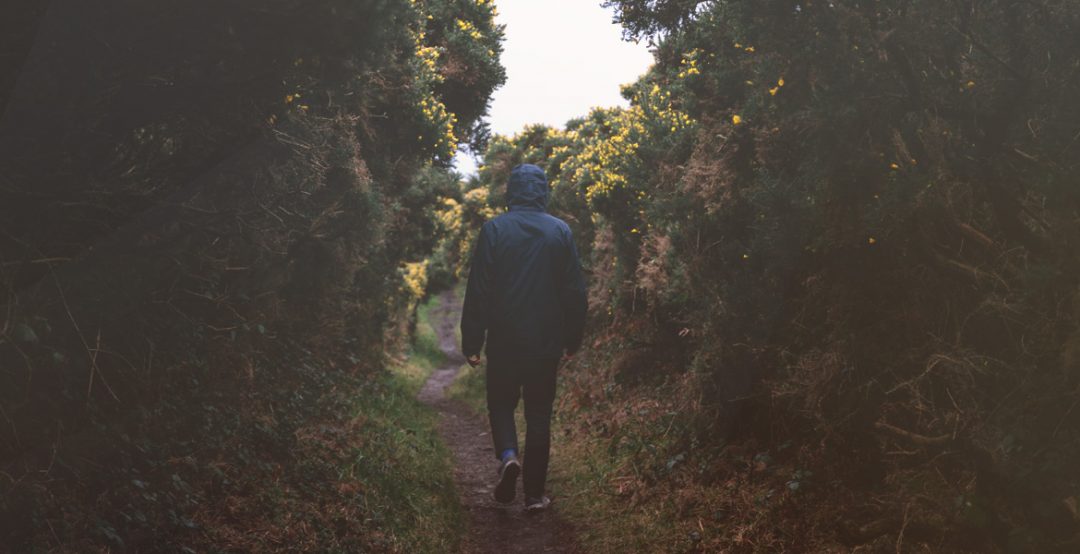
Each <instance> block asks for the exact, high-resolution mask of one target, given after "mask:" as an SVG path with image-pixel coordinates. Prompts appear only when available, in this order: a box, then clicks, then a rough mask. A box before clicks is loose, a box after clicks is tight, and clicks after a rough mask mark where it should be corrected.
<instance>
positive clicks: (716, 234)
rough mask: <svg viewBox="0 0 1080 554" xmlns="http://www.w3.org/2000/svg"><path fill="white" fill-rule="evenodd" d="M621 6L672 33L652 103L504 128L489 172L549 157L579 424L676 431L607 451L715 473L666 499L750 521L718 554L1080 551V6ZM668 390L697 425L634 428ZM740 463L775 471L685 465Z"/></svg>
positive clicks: (668, 402)
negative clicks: (573, 273)
mask: <svg viewBox="0 0 1080 554" xmlns="http://www.w3.org/2000/svg"><path fill="white" fill-rule="evenodd" d="M609 5H611V6H613V7H614V8H615V9H616V13H617V15H618V18H619V19H620V21H622V22H623V24H624V26H625V28H626V29H627V32H628V34H629V35H630V36H633V37H637V38H649V39H650V40H652V41H654V42H655V44H656V63H655V65H654V67H653V68H652V70H651V71H650V72H649V73H648V74H647V75H645V76H644V77H642V79H641V80H640V81H639V82H637V83H635V84H633V85H631V86H629V87H627V88H626V90H625V91H624V93H625V94H626V96H627V97H628V98H629V99H630V101H631V106H630V107H629V108H625V109H598V110H594V111H592V112H591V113H590V114H588V115H587V116H585V117H583V118H581V119H577V120H573V121H570V122H568V124H567V125H566V128H565V130H556V129H547V128H542V127H531V128H527V129H525V130H523V131H522V132H521V133H519V134H518V135H515V136H514V137H496V138H494V139H493V140H492V142H491V145H490V147H489V149H488V151H487V154H486V158H485V165H484V166H483V168H482V169H481V172H480V182H481V184H482V186H485V187H487V188H488V189H489V190H490V191H491V193H490V194H491V195H495V194H497V193H500V192H501V187H502V184H503V183H504V182H505V178H506V174H507V173H508V171H509V169H510V168H511V167H512V166H513V165H515V164H517V163H520V162H526V161H527V162H532V163H537V164H539V165H541V166H543V167H545V169H546V170H547V172H548V174H549V176H550V177H551V180H552V202H551V206H552V209H553V210H554V211H555V212H556V215H559V216H560V217H563V218H564V219H566V220H567V221H568V222H569V223H570V224H571V226H572V227H573V229H574V232H575V236H576V237H577V240H578V241H579V250H580V251H581V252H582V253H583V255H584V256H586V257H587V258H588V261H589V264H588V265H589V271H590V274H591V279H590V281H591V283H592V295H591V304H592V306H593V325H592V329H593V331H592V332H593V343H594V344H595V345H596V349H595V350H594V351H593V352H592V353H591V354H589V355H588V356H587V357H586V359H585V360H584V361H582V362H580V363H581V364H582V365H583V369H582V371H583V372H584V374H585V375H583V376H581V378H580V379H578V380H575V384H573V385H571V386H569V387H568V390H567V393H568V395H569V399H568V400H566V402H567V403H568V405H569V406H572V407H573V408H572V410H573V415H572V416H571V417H570V418H569V421H571V423H569V424H568V425H569V426H570V427H571V429H570V430H568V432H573V433H578V434H580V436H579V438H578V440H580V441H586V442H587V441H593V440H599V441H602V442H605V441H612V442H614V443H620V444H625V441H627V440H631V439H634V440H640V441H642V443H643V444H651V445H652V446H651V447H650V448H649V449H645V450H640V451H637V450H635V451H626V450H624V449H622V448H616V449H614V450H612V451H611V453H610V456H611V464H612V465H613V467H615V468H621V469H617V470H615V471H614V473H609V474H604V475H603V477H602V481H603V482H604V483H605V484H606V485H608V486H610V485H613V484H614V483H620V482H622V481H620V480H624V479H625V480H627V482H628V483H630V484H627V485H626V486H625V487H624V488H623V492H624V493H625V494H627V495H631V496H634V497H635V498H639V499H640V503H639V502H637V501H635V503H633V504H631V505H629V506H627V505H626V504H625V503H622V504H620V503H619V502H618V501H616V502H615V505H616V506H624V508H625V510H627V511H636V510H639V511H641V512H642V513H652V512H649V510H650V509H652V508H653V507H656V506H660V505H661V504H662V503H664V502H667V501H668V500H665V499H664V497H662V495H659V494H657V495H650V494H649V493H648V492H647V487H655V486H656V483H657V482H666V483H670V484H673V486H675V487H676V489H678V490H695V489H694V487H698V488H701V487H705V488H706V489H708V490H709V491H711V492H709V493H707V494H704V495H703V496H702V498H701V499H700V501H697V502H695V501H694V500H693V499H692V498H691V499H688V500H687V504H686V505H684V506H682V507H680V508H679V509H677V510H673V511H670V514H671V517H673V518H677V519H679V520H680V521H685V522H687V523H694V524H697V521H695V518H698V517H700V518H701V520H700V521H703V522H709V521H713V522H715V518H714V519H710V517H709V516H710V515H711V514H710V512H709V510H710V509H712V508H715V507H716V506H717V505H718V504H723V505H724V506H726V508H724V510H725V513H731V514H737V515H733V516H731V517H734V518H735V519H734V520H726V522H725V523H724V524H723V525H721V524H719V523H713V524H709V525H706V524H704V523H701V524H700V527H701V528H699V529H697V530H696V531H695V533H697V534H698V537H699V541H700V542H699V543H696V544H697V547H700V548H704V549H706V550H708V549H709V548H713V549H731V550H752V549H755V548H757V549H762V548H764V549H781V548H795V547H798V546H799V545H806V544H820V545H826V546H823V547H822V548H855V547H865V548H876V547H880V546H882V545H885V544H888V545H890V548H900V546H898V545H899V544H900V543H903V545H904V546H909V545H911V546H909V547H910V548H916V546H914V545H924V546H928V547H931V548H934V549H943V550H948V551H966V550H972V549H974V550H978V551H1052V550H1068V549H1069V548H1070V546H1069V545H1073V546H1074V543H1073V542H1070V541H1075V536H1076V533H1077V532H1078V531H1080V529H1078V518H1077V516H1076V510H1075V509H1073V508H1072V507H1071V506H1074V505H1075V504H1076V502H1077V501H1076V498H1078V495H1080V483H1078V482H1077V481H1076V479H1075V475H1073V474H1072V473H1071V472H1070V471H1069V470H1068V469H1067V467H1066V465H1065V464H1063V463H1062V461H1063V460H1067V459H1072V458H1074V457H1075V456H1076V455H1077V454H1078V453H1080V420H1078V419H1077V417H1078V416H1077V412H1076V410H1075V409H1073V408H1074V404H1075V382H1076V381H1075V374H1076V367H1077V366H1076V363H1077V362H1076V360H1077V359H1078V358H1077V356H1075V351H1076V347H1075V344H1076V343H1077V337H1078V336H1080V326H1078V322H1080V319H1078V315H1077V314H1078V312H1077V307H1076V299H1077V291H1078V290H1080V289H1078V286H1080V283H1078V281H1077V276H1078V275H1080V272H1078V271H1077V269H1078V262H1080V259H1078V256H1077V252H1080V250H1077V249H1076V243H1077V241H1078V240H1080V230H1078V228H1077V227H1076V225H1075V222H1076V213H1077V210H1078V209H1080V202H1078V200H1080V199H1078V197H1077V196H1076V194H1075V191H1076V190H1078V189H1077V186H1076V185H1077V180H1076V175H1077V167H1076V165H1077V163H1078V161H1077V160H1078V159H1080V157H1078V156H1077V153H1078V152H1077V149H1078V148H1080V142H1077V141H1076V139H1075V132H1076V131H1075V130H1076V129H1077V128H1080V110H1078V109H1077V105H1076V103H1075V102H1073V101H1072V100H1071V99H1072V98H1074V97H1075V96H1076V95H1077V93H1080V90H1078V88H1080V80H1078V79H1077V76H1078V75H1080V73H1078V67H1080V65H1077V62H1076V59H1077V57H1078V54H1080V42H1077V38H1076V37H1078V36H1080V34H1078V33H1077V25H1078V22H1080V12H1078V11H1077V9H1076V6H1075V4H1074V3H1070V2H1065V1H1051V2H1040V3H1037V4H1021V3H1016V2H980V3H974V4H973V3H963V2H960V3H957V2H908V1H903V0H895V1H892V0H887V1H880V2H862V1H855V0H852V1H833V2H816V1H813V2H801V1H794V0H769V1H765V2H758V1H754V2H750V1H736V0H732V1H724V2H694V1H691V2H683V1H655V2H654V1H649V2H639V1H636V0H635V1H612V2H609ZM491 197H492V198H496V197H497V196H491ZM653 401H657V402H659V403H660V405H661V407H660V408H659V409H660V410H662V411H663V412H666V411H672V412H675V413H681V412H684V411H685V412H688V413H691V414H693V417H690V418H689V419H687V420H685V421H681V422H680V423H679V424H671V423H670V422H668V423H667V424H666V425H665V426H664V429H666V431H665V432H664V433H665V434H664V438H663V440H660V439H658V438H655V435H652V434H651V433H652V431H647V430H642V429H638V430H634V431H627V432H628V433H629V435H624V434H619V433H617V432H615V431H613V430H611V422H612V421H619V420H620V419H621V416H620V412H619V410H621V408H622V406H624V405H637V404H642V403H649V402H653ZM574 422H577V423H574ZM635 437H636V439H635ZM650 437H652V438H650ZM784 444H788V445H789V446H788V447H786V448H785V449H784V454H783V456H782V457H780V456H777V455H776V452H777V451H778V450H779V447H780V446H781V445H784ZM725 445H727V446H725ZM769 452H771V453H772V454H770V456H771V457H772V458H773V459H774V460H776V463H774V464H770V465H769V469H768V470H767V471H766V470H759V469H755V467H756V462H755V460H756V459H757V457H758V455H759V454H762V453H769ZM597 455H598V454H596V453H595V452H592V453H590V454H588V455H587V456H583V458H582V459H585V458H590V459H591V458H595V457H596V456H597ZM679 455H683V459H682V461H679V462H678V463H675V464H673V465H672V467H671V468H669V469H671V471H666V469H665V468H667V464H668V462H669V461H671V460H674V459H676V458H677V457H678V456H679ZM725 459H726V460H729V461H730V462H731V463H734V464H735V465H734V466H732V467H731V471H732V472H734V473H735V474H736V475H737V476H739V477H738V478H739V479H741V478H742V477H745V478H746V479H747V482H748V483H754V484H753V485H746V486H744V485H742V484H739V483H742V481H737V482H736V483H735V484H732V483H730V482H725V480H724V478H723V477H722V476H721V475H718V474H716V473H715V472H711V471H705V472H704V473H697V474H695V473H694V472H693V471H691V470H690V469H686V468H688V467H696V466H697V465H698V464H699V463H700V464H701V465H702V466H708V465H709V464H712V463H714V462H715V463H716V464H721V465H723V464H725V463H728V462H723V460H725ZM643 465H644V466H649V467H655V468H659V469H658V470H657V471H656V472H654V473H651V474H650V476H647V477H642V476H641V475H640V474H639V473H634V474H630V473H629V471H630V470H629V469H628V468H634V469H635V470H636V471H640V469H641V467H642V466H643ZM680 468H683V469H680ZM793 475H797V476H798V477H792V476H793ZM807 475H812V476H813V477H809V478H806V479H804V478H803V477H805V476H807ZM631 477H632V478H631ZM762 480H763V481H762ZM804 481H808V482H811V483H813V482H825V483H830V487H831V489H830V491H829V493H830V494H829V495H827V496H821V497H817V498H815V500H814V502H819V503H820V502H824V503H825V504H823V505H827V506H829V509H827V510H825V509H810V505H811V504H810V503H806V502H807V501H806V500H805V498H806V495H805V494H804V493H805V492H806V489H805V488H804V487H803V486H802V485H801V484H800V485H799V486H797V487H796V489H797V490H796V489H791V488H790V487H789V483H792V482H798V483H803V482H804ZM762 482H764V483H768V485H767V488H770V489H772V490H774V491H786V492H783V493H782V494H781V493H780V492H775V493H773V496H772V498H774V499H776V498H781V497H782V498H783V502H780V503H779V504H776V508H775V509H770V510H768V511H762V510H760V509H758V508H760V506H763V505H765V504H761V502H765V500H761V499H759V500H754V499H755V498H759V496H758V493H756V492H755V493H754V494H750V495H748V494H744V493H745V492H746V491H749V490H755V489H756V487H758V485H759V484H760V483H762ZM635 483H636V484H635ZM709 487H713V488H709ZM724 487H728V488H724ZM605 489H606V487H605ZM810 489H811V490H813V487H812V486H811V487H810ZM606 490H610V489H606ZM725 491H726V492H725ZM759 492H761V493H762V494H764V492H767V491H759ZM673 494H675V493H673ZM761 498H764V497H761ZM958 499H959V500H958ZM744 501H745V502H747V503H748V504H740V502H744ZM754 502H758V504H754ZM969 502H970V504H969ZM820 505H821V504H819V507H820ZM753 506H756V507H753ZM583 513H599V512H596V511H592V512H590V511H589V510H583ZM635 513H636V512H635ZM898 514H899V516H898ZM826 519H828V520H829V521H826ZM837 519H838V520H839V521H840V524H839V525H837V524H835V520H837ZM658 525H660V526H661V527H662V526H664V525H665V524H664V523H662V522H661V523H659V524H658ZM670 528H672V529H674V528H678V527H670ZM792 528H800V529H805V530H807V532H812V533H816V534H815V535H814V536H813V538H812V541H813V542H810V543H807V542H805V541H807V540H809V539H807V538H806V537H805V536H799V535H798V534H791V533H788V532H787V531H785V529H792ZM686 532H687V533H689V530H686ZM656 536H657V537H658V538H657V540H658V541H661V543H663V541H665V540H667V538H665V537H668V535H664V534H657V535H656ZM800 541H802V542H800ZM661 543H657V544H661ZM665 544H666V543H665ZM754 545H757V546H754ZM691 546H693V545H692V544H691V545H688V546H687V547H688V548H689V547H691Z"/></svg>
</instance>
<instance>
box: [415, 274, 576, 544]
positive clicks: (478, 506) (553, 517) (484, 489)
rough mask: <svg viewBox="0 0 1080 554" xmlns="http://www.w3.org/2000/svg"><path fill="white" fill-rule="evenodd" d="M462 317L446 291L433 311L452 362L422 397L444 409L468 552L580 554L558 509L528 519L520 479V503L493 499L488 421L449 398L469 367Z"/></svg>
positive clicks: (442, 424)
mask: <svg viewBox="0 0 1080 554" xmlns="http://www.w3.org/2000/svg"><path fill="white" fill-rule="evenodd" d="M460 317H461V301H460V300H459V299H458V298H457V297H456V296H455V295H454V293H453V292H452V291H450V292H446V293H443V295H442V296H441V297H440V302H439V305H438V307H437V308H435V309H434V310H433V312H432V324H433V325H434V326H435V331H436V333H438V336H439V345H440V347H441V348H442V350H443V352H445V353H446V356H447V362H446V366H445V367H443V368H441V369H439V370H436V371H435V373H433V374H432V375H431V377H430V378H429V379H428V381H427V383H425V384H424V388H423V390H421V391H420V394H419V398H420V400H421V401H423V402H424V403H426V404H429V405H431V406H432V407H434V408H435V409H436V410H438V411H439V414H440V415H441V416H442V420H441V422H440V424H439V434H440V435H441V436H442V439H443V441H445V442H446V444H447V445H448V446H449V447H450V449H451V450H452V451H453V452H454V459H455V469H454V478H455V480H456V481H457V485H458V493H459V494H460V496H461V502H462V505H463V507H464V508H465V511H466V513H467V514H468V519H469V530H468V534H467V535H466V539H465V544H464V548H463V551H464V552H475V553H484V554H487V553H492V554H507V553H514V552H520V553H537V552H565V553H572V552H578V549H577V546H576V542H575V541H574V538H573V532H572V530H571V529H570V527H569V525H567V524H566V523H565V522H563V521H562V520H561V519H560V518H559V516H558V511H557V510H558V508H557V507H556V506H555V505H553V506H552V508H551V509H550V510H549V511H548V512H546V513H542V514H538V515H531V516H526V515H525V513H524V511H523V510H522V507H523V501H522V498H523V493H522V491H521V481H520V480H519V481H518V494H517V497H516V498H515V499H514V502H512V503H510V504H499V503H497V502H495V501H494V500H493V499H492V497H491V495H492V490H493V487H494V482H495V477H496V474H495V472H496V467H497V466H496V461H495V456H494V454H493V447H492V445H491V437H490V435H489V432H490V429H489V428H488V424H487V420H486V419H484V418H482V417H481V416H479V415H477V414H476V413H475V412H473V411H472V410H471V409H470V408H469V407H468V406H466V405H465V404H464V403H462V402H460V401H455V400H450V399H447V398H446V397H445V395H444V394H443V391H444V389H445V388H446V386H447V385H449V384H450V382H451V381H453V380H454V376H455V375H456V374H457V370H458V368H459V367H461V364H463V363H465V359H464V358H463V357H462V355H461V352H460V351H459V350H458V346H457V337H456V335H455V332H454V331H455V329H456V328H457V326H458V322H459V321H460ZM556 500H557V499H556Z"/></svg>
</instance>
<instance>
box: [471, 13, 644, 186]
mask: <svg viewBox="0 0 1080 554" xmlns="http://www.w3.org/2000/svg"><path fill="white" fill-rule="evenodd" d="M600 4H601V0H496V2H495V5H496V7H497V8H498V14H499V15H498V16H497V18H496V21H497V22H498V23H500V24H503V25H506V41H505V42H504V43H503V54H502V64H503V66H504V67H506V84H505V85H503V86H502V88H500V89H498V90H496V91H495V94H494V96H493V97H492V102H491V110H490V113H489V117H488V121H489V122H490V123H491V130H492V132H493V133H497V134H502V135H512V134H514V133H516V132H518V131H520V130H521V128H522V127H524V126H525V125H528V124H530V123H544V124H547V125H551V126H553V127H561V126H562V125H563V124H564V123H566V121H567V120H569V119H571V118H573V117H577V116H581V115H585V114H586V113H588V111H589V108H591V107H593V106H615V105H620V106H625V105H626V101H625V100H623V98H622V97H621V96H620V95H619V85H622V84H625V83H630V82H633V81H634V80H635V79H637V77H638V76H640V75H641V74H643V73H645V71H646V70H647V69H648V68H649V65H650V64H652V54H650V53H649V51H648V49H647V48H646V46H645V44H644V43H641V44H634V43H632V42H626V41H624V40H622V27H620V26H619V25H617V24H615V23H612V22H611V19H612V16H613V11H612V10H610V9H606V8H603V7H601V6H600ZM455 165H456V167H457V169H458V171H460V172H462V173H465V174H471V173H475V171H476V165H475V163H474V162H473V160H472V159H470V158H469V157H468V156H461V155H458V157H457V158H456V159H455Z"/></svg>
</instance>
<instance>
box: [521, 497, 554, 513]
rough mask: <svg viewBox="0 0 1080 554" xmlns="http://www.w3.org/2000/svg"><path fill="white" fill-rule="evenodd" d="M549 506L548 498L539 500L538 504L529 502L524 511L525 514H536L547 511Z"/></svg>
mask: <svg viewBox="0 0 1080 554" xmlns="http://www.w3.org/2000/svg"><path fill="white" fill-rule="evenodd" d="M550 506H551V501H550V500H545V501H544V502H541V503H540V504H531V505H529V506H525V513H526V514H538V513H540V512H544V511H547V509H548V507H550Z"/></svg>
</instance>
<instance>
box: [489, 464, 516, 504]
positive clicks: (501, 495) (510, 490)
mask: <svg viewBox="0 0 1080 554" xmlns="http://www.w3.org/2000/svg"><path fill="white" fill-rule="evenodd" d="M520 473H521V464H519V463H517V462H510V463H508V464H506V467H504V468H503V470H502V474H501V475H499V483H498V484H497V485H495V501H496V502H502V503H503V504H506V503H507V502H512V501H513V500H514V496H516V495H517V478H518V475H519V474H520Z"/></svg>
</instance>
